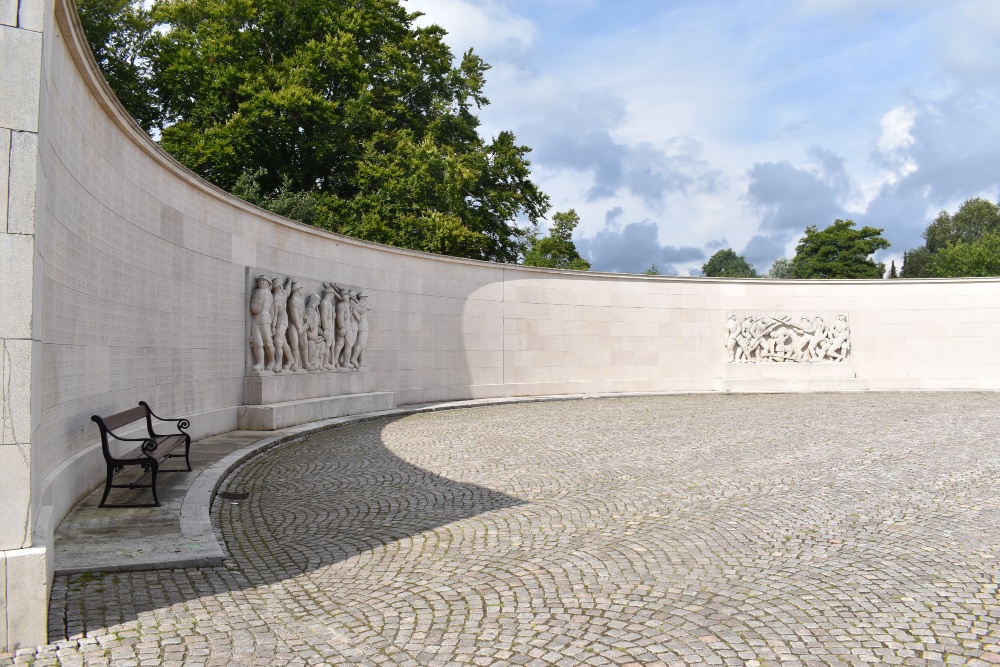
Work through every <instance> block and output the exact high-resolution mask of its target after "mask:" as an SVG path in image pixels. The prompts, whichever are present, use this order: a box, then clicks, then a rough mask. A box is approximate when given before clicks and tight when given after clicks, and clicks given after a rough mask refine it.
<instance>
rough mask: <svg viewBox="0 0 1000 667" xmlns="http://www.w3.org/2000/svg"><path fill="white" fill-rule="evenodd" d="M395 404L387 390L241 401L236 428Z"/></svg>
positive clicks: (283, 424) (264, 427)
mask: <svg viewBox="0 0 1000 667" xmlns="http://www.w3.org/2000/svg"><path fill="white" fill-rule="evenodd" d="M395 408H396V397H395V394H393V393H392V392H391V391H384V392H373V393H366V394H353V395H350V396H326V397H323V398H310V399H306V400H302V401H287V402H285V403H271V404H270V405H245V406H243V407H241V408H239V412H238V415H237V428H239V429H240V430H245V431H275V430H277V429H281V428H288V427H289V426H297V425H299V424H308V423H310V422H318V421H323V420H325V419H336V418H337V417H348V416H350V415H361V414H366V413H369V412H382V411H385V410H393V409H395Z"/></svg>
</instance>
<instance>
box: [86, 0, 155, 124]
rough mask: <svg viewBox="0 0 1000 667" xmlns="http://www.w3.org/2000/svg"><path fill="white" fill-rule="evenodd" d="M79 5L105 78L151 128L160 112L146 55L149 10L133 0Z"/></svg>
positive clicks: (98, 0) (138, 119)
mask: <svg viewBox="0 0 1000 667" xmlns="http://www.w3.org/2000/svg"><path fill="white" fill-rule="evenodd" d="M77 8H78V11H79V13H80V23H81V24H82V25H83V30H84V33H85V34H86V36H87V42H88V43H89V44H90V50H91V51H93V52H94V59H95V60H96V61H97V66H98V67H99V68H100V69H101V72H102V73H103V74H104V78H105V79H107V80H108V82H109V83H110V84H111V88H112V89H113V90H114V91H115V95H117V96H118V99H119V100H120V101H121V103H122V105H124V107H125V108H126V109H127V110H128V111H129V113H131V114H132V116H133V117H134V118H135V121H136V122H137V123H138V124H139V126H140V127H142V129H144V130H145V131H146V132H149V131H151V130H152V129H153V127H154V126H156V124H157V122H158V121H159V117H160V113H159V102H158V99H157V96H156V91H155V90H154V89H153V87H152V86H151V85H150V82H149V79H150V76H151V70H150V67H149V61H148V59H147V58H146V55H147V54H146V44H147V42H148V39H149V35H150V34H151V31H152V29H153V19H152V17H151V16H150V12H149V11H148V10H146V9H144V8H143V6H142V4H141V3H135V2H134V1H133V0H78V2H77Z"/></svg>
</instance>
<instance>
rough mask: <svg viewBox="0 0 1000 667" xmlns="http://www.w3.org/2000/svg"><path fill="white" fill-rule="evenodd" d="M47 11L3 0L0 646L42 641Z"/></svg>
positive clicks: (30, 2)
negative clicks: (39, 219)
mask: <svg viewBox="0 0 1000 667" xmlns="http://www.w3.org/2000/svg"><path fill="white" fill-rule="evenodd" d="M45 8H46V2H45V0H0V91H2V92H0V295H2V298H0V367H2V385H0V471H2V474H3V483H2V484H0V507H2V508H3V511H2V512H0V582H2V583H0V585H2V588H0V613H2V617H0V651H3V650H14V649H16V648H19V647H26V646H34V645H37V644H44V643H46V640H47V637H46V631H47V628H46V624H47V619H46V616H47V606H48V586H49V581H48V573H47V564H46V551H47V550H46V547H45V545H41V546H37V547H35V548H33V545H32V528H33V525H34V519H35V516H34V514H35V512H34V508H35V507H37V501H38V498H37V497H38V483H37V481H38V478H39V475H38V464H37V461H35V460H34V457H33V456H32V447H31V442H32V435H33V432H34V429H35V426H36V424H35V421H36V420H35V419H33V418H32V412H33V410H32V408H33V402H34V401H33V396H32V385H33V383H32V363H33V360H34V361H35V362H37V359H35V357H36V356H37V355H36V352H35V350H36V349H37V343H36V338H37V336H36V335H34V334H35V332H34V330H33V328H32V324H33V304H34V303H35V298H34V295H35V293H36V291H37V285H36V282H37V279H36V275H37V274H36V269H37V268H39V267H40V260H39V259H38V258H39V253H38V248H37V246H36V242H35V233H36V216H35V213H36V194H37V189H38V178H39V176H38V175H39V160H38V131H39V109H40V106H41V105H40V101H39V100H40V99H41V92H42V88H41V85H42V84H41V82H42V28H43V23H44V17H45ZM35 319H37V313H36V314H35Z"/></svg>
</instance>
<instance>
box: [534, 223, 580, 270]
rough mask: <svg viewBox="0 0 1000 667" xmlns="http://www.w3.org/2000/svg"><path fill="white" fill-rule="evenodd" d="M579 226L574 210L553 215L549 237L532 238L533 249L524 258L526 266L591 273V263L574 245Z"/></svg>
mask: <svg viewBox="0 0 1000 667" xmlns="http://www.w3.org/2000/svg"><path fill="white" fill-rule="evenodd" d="M579 224H580V216H579V215H577V213H576V211H575V210H573V209H570V210H568V211H566V212H565V213H556V214H555V215H553V216H552V227H551V228H549V235H548V236H544V237H542V238H538V237H537V236H532V237H531V241H530V243H531V247H530V249H529V250H528V252H527V253H526V254H525V256H524V265H525V266H544V267H548V268H550V269H573V270H576V271H589V270H590V262H588V261H587V260H585V259H584V258H583V257H581V256H580V253H579V252H577V249H576V244H575V243H573V230H574V229H576V226H577V225H579Z"/></svg>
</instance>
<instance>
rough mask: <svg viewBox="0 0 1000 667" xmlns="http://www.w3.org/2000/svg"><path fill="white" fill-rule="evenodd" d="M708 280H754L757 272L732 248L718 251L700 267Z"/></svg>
mask: <svg viewBox="0 0 1000 667" xmlns="http://www.w3.org/2000/svg"><path fill="white" fill-rule="evenodd" d="M701 272H702V273H704V274H705V275H706V276H708V277H709V278H756V277H757V270H756V269H754V268H753V267H752V266H751V265H750V263H749V262H748V261H747V260H746V259H745V258H744V257H743V256H742V255H737V254H736V251H735V250H733V249H732V248H726V249H725V250H720V251H718V252H717V253H715V254H714V255H712V256H711V257H710V258H709V259H708V261H707V262H705V264H704V265H703V266H702V267H701Z"/></svg>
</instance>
